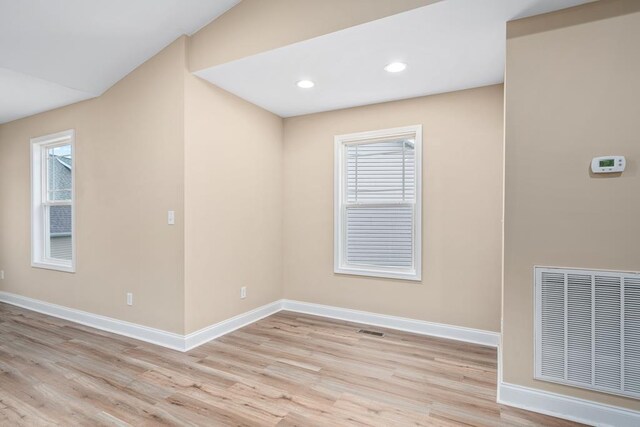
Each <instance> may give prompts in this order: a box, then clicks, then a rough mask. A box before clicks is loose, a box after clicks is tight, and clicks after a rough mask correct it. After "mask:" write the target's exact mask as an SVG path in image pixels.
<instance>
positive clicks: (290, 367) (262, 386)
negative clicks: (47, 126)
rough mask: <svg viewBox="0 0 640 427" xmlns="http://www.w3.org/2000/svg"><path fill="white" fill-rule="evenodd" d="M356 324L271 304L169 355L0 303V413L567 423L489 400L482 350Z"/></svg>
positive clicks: (219, 420)
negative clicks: (235, 326)
mask: <svg viewBox="0 0 640 427" xmlns="http://www.w3.org/2000/svg"><path fill="white" fill-rule="evenodd" d="M360 327H361V325H356V324H353V323H348V322H341V321H334V320H328V319H324V318H320V317H314V316H307V315H300V314H295V313H289V312H281V313H278V314H276V315H273V316H271V317H268V318H266V319H264V320H261V321H259V322H257V323H254V324H252V325H250V326H247V327H245V328H243V329H241V330H238V331H236V332H233V333H231V334H229V335H226V336H224V337H222V338H219V339H218V340H216V341H213V342H210V343H208V344H205V345H203V346H201V347H199V348H197V349H195V350H192V351H190V352H188V353H180V352H177V351H172V350H168V349H165V348H162V347H157V346H154V345H151V344H146V343H142V342H140V341H136V340H132V339H128V338H124V337H121V336H118V335H113V334H109V333H106V332H102V331H98V330H95V329H92V328H88V327H84V326H81V325H77V324H74V323H70V322H66V321H64V320H60V319H56V318H53V317H49V316H45V315H41V314H38V313H34V312H31V311H27V310H23V309H21V308H17V307H13V306H9V305H6V304H0V424H1V425H29V426H37V425H64V426H69V425H91V426H96V425H118V426H121V425H135V426H139V425H162V424H170V425H200V426H205V425H206V426H225V425H250V426H394V427H398V426H412V425H416V426H417V425H420V426H422V425H436V426H453V425H483V426H484V425H486V426H492V425H519V426H522V425H527V426H529V425H540V426H569V425H576V424H573V423H570V422H567V421H562V420H558V419H554V418H550V417H546V416H543V415H539V414H535V413H531V412H526V411H522V410H517V409H512V408H508V407H504V406H500V405H497V404H496V403H495V398H496V385H495V384H496V351H495V350H494V349H491V348H487V347H481V346H478V345H470V344H464V343H459V342H455V341H448V340H444V339H436V338H430V337H423V336H418V335H413V334H409V333H402V332H397V331H390V330H384V331H383V332H384V333H385V336H384V337H382V338H380V337H375V336H369V335H364V334H361V333H358V332H357V331H358V330H359V329H360ZM368 329H371V328H370V327H369V328H368ZM376 330H380V329H379V328H376Z"/></svg>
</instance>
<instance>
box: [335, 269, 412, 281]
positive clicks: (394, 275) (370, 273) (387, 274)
mask: <svg viewBox="0 0 640 427" xmlns="http://www.w3.org/2000/svg"><path fill="white" fill-rule="evenodd" d="M333 272H334V273H337V274H349V275H353V276H365V277H381V278H385V279H400V280H411V281H414V282H419V281H421V280H422V277H421V275H420V274H419V273H416V272H400V271H385V270H369V269H364V268H355V267H336V268H334V270H333Z"/></svg>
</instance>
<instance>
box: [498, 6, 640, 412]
mask: <svg viewBox="0 0 640 427" xmlns="http://www.w3.org/2000/svg"><path fill="white" fill-rule="evenodd" d="M634 10H635V13H632V12H633V11H634ZM509 34H510V37H509V39H508V42H507V77H506V86H505V87H506V172H505V179H506V190H505V193H506V194H505V198H506V201H505V257H504V264H505V265H504V274H505V276H504V305H503V311H504V314H503V316H504V318H503V322H504V330H503V333H504V336H503V340H504V348H503V352H504V353H503V357H504V381H505V382H508V383H515V384H520V385H524V386H530V387H536V388H540V389H544V390H548V391H553V392H558V393H563V394H567V395H571V396H577V397H582V398H586V399H590V400H595V401H600V402H606V403H610V404H614V405H619V406H625V407H629V408H634V409H636V410H638V409H640V403H639V402H638V401H637V400H632V399H624V398H620V397H614V396H611V395H605V394H600V393H596V392H589V391H585V390H580V389H577V388H571V387H564V386H559V385H553V384H551V383H545V382H541V381H534V380H533V354H534V352H533V299H532V297H533V279H532V277H533V273H532V272H533V266H534V265H544V266H566V267H580V268H595V269H599V268H601V269H614V270H616V269H621V270H640V221H639V220H638V219H639V218H640V170H639V167H640V165H639V162H638V160H639V159H640V139H639V138H640V137H639V136H640V121H639V120H638V102H639V101H638V100H639V99H640V79H639V78H638V76H640V49H639V46H640V2H637V1H635V0H624V1H604V0H603V1H601V2H597V3H592V4H588V5H585V6H581V7H578V8H574V9H570V10H567V11H563V12H560V13H555V14H550V15H546V16H539V17H535V18H531V19H527V20H523V21H516V22H513V23H510V24H509ZM610 154H621V155H625V156H626V158H627V170H626V171H625V172H624V173H623V174H622V175H621V176H593V175H591V174H590V173H589V165H590V161H591V158H592V157H595V156H601V155H610Z"/></svg>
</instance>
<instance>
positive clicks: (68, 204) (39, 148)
mask: <svg viewBox="0 0 640 427" xmlns="http://www.w3.org/2000/svg"><path fill="white" fill-rule="evenodd" d="M73 145H74V131H73V130H68V131H65V132H60V133H56V134H53V135H47V136H42V137H39V138H33V139H32V140H31V199H32V200H31V265H32V266H33V267H40V268H48V269H52V270H61V271H68V272H74V271H75V227H74V224H75V220H74V219H75V213H74V180H75V179H74V175H75V174H74V168H75V166H74V158H73Z"/></svg>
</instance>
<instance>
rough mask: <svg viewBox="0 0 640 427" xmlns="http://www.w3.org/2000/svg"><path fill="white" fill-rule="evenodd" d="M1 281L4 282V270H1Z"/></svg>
mask: <svg viewBox="0 0 640 427" xmlns="http://www.w3.org/2000/svg"><path fill="white" fill-rule="evenodd" d="M0 280H4V270H0Z"/></svg>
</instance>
